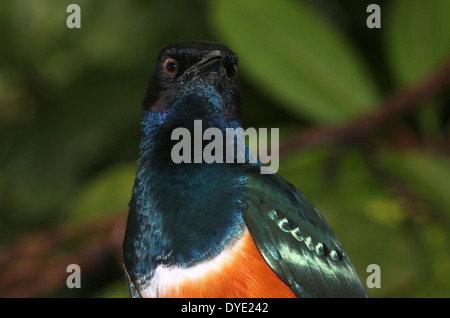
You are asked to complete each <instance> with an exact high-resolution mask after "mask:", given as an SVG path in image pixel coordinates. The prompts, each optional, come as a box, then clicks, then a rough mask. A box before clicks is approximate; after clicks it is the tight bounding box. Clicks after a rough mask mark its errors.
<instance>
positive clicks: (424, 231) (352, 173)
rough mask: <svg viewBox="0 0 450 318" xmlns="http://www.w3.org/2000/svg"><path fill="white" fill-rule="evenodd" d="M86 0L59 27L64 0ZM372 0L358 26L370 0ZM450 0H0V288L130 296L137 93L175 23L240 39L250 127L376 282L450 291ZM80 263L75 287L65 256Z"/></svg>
mask: <svg viewBox="0 0 450 318" xmlns="http://www.w3.org/2000/svg"><path fill="white" fill-rule="evenodd" d="M70 3H76V4H78V5H79V6H80V7H81V26H82V28H81V29H69V28H67V26H66V19H67V17H68V16H69V13H67V12H66V8H67V6H68V4H70ZM370 3H377V4H379V5H380V8H381V28H380V29H369V28H368V27H367V25H366V19H367V17H368V16H369V14H370V13H367V12H366V8H367V6H368V5H369V4H370ZM449 12H450V1H448V0H412V1H411V0H409V1H407V0H392V1H361V0H352V1H338V0H311V1H292V0H291V1H288V0H283V1H280V0H277V1H269V0H264V1H255V0H252V1H237V0H228V1H225V0H218V1H211V0H210V1H184V0H178V1H162V0H158V1H144V0H141V1H137V0H135V1H121V0H108V1H106V0H97V1H87V0H84V1H82V0H79V1H51V0H33V1H29V0H14V1H13V0H10V1H7V0H6V1H1V2H0V37H1V42H0V43H1V44H0V46H1V49H0V296H1V297H49V296H52V297H80V296H81V297H125V296H127V293H126V287H125V282H124V277H123V273H122V267H121V251H120V248H121V243H122V239H123V231H124V226H125V217H126V214H127V204H128V201H129V199H130V195H131V187H132V183H133V179H134V174H135V172H136V169H137V164H136V160H137V159H138V156H139V139H140V131H139V130H140V100H141V98H142V97H143V95H144V92H145V89H146V85H147V82H148V79H149V77H150V74H151V72H152V70H153V67H154V63H155V62H154V61H155V57H156V55H157V53H158V52H159V50H160V49H161V48H162V47H164V46H165V45H167V44H169V43H171V42H174V41H178V40H187V39H191V40H194V39H195V40H210V41H216V42H222V43H225V44H227V45H228V46H229V47H230V48H232V49H233V50H234V51H235V52H236V53H237V54H238V55H239V56H240V68H239V78H240V81H241V85H242V89H243V105H244V124H245V127H250V126H251V127H266V128H279V129H280V136H281V140H280V141H281V148H280V155H281V162H280V170H279V173H280V174H281V175H282V176H284V177H285V178H286V179H288V180H289V181H290V182H292V183H294V184H295V185H296V186H297V187H298V188H299V189H300V190H301V191H302V192H304V193H305V194H306V195H307V196H308V197H309V198H310V199H311V201H312V202H313V203H314V204H315V205H316V207H317V208H318V210H319V211H320V212H321V213H322V214H323V215H324V217H325V218H326V219H327V221H328V222H329V223H330V225H331V227H332V228H333V229H334V230H335V232H336V233H337V235H338V237H339V238H340V240H341V242H342V243H343V245H344V247H345V249H346V251H347V253H348V254H349V256H350V258H351V260H352V262H353V263H354V265H355V267H356V269H357V271H358V273H359V275H360V277H361V279H362V281H363V282H364V283H365V282H366V279H367V277H368V276H369V274H370V273H367V272H366V268H367V266H368V265H369V264H378V265H379V266H380V269H381V288H379V289H369V293H370V295H371V296H373V297H449V296H450V275H449V274H448V273H449V270H450V254H449V250H450V234H449V224H450V192H449V189H450V163H449V136H450V135H449V132H450V130H449V118H450V116H449V114H450V112H449V100H450V98H449V95H450V94H449V89H448V87H449V82H450V64H449V61H450V54H449V52H450V19H449V18H448V13H449ZM69 264H78V265H80V267H81V288H80V289H68V288H67V287H66V278H67V277H68V275H69V273H66V268H67V266H68V265H69Z"/></svg>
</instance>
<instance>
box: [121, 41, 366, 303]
mask: <svg viewBox="0 0 450 318" xmlns="http://www.w3.org/2000/svg"><path fill="white" fill-rule="evenodd" d="M268 63H270V61H268ZM261 67H264V65H261ZM237 68H238V57H237V55H236V54H235V53H233V51H231V50H230V49H229V48H228V47H227V46H225V45H223V44H218V43H212V42H201V41H183V42H177V43H174V44H171V45H169V46H167V47H166V48H164V49H163V50H162V51H161V52H160V53H159V55H158V58H157V64H156V69H155V70H154V72H153V74H152V76H151V78H150V83H149V86H148V89H147V92H146V94H145V97H144V99H143V101H142V104H143V114H142V139H141V144H140V150H141V153H140V159H139V165H140V166H139V169H138V172H137V175H136V180H135V183H134V187H133V193H132V198H131V201H130V211H129V215H128V221H127V227H126V233H125V239H124V242H123V258H124V268H125V273H126V278H127V285H128V290H129V293H130V296H132V297H246V298H247V297H367V296H368V295H367V292H366V290H365V289H364V287H363V285H362V283H361V281H360V279H359V277H358V275H357V273H356V271H355V268H354V267H353V265H352V263H351V262H350V260H349V257H348V256H347V254H346V253H345V251H344V249H343V247H342V245H341V243H340V242H339V240H338V238H337V237H336V235H335V234H334V232H333V231H332V230H331V228H330V226H329V225H328V224H327V222H326V221H325V220H324V218H323V217H322V216H321V215H320V214H319V212H318V211H317V210H316V209H315V208H314V206H313V205H312V204H311V202H310V201H309V200H308V199H307V198H306V197H305V196H304V195H303V194H302V193H301V192H300V191H299V190H297V189H296V188H295V187H294V186H293V185H292V184H290V183H289V182H287V181H286V180H284V179H283V178H282V177H280V176H279V175H277V174H263V173H261V166H262V164H261V162H260V161H256V162H250V160H245V162H244V163H239V162H232V163H227V162H225V161H223V162H210V163H206V162H195V161H191V162H175V161H174V157H173V148H174V146H175V145H176V143H177V142H178V141H177V140H176V139H174V138H173V131H174V130H175V129H177V128H180V127H182V128H184V129H186V130H187V131H189V132H190V133H192V134H194V129H195V127H194V122H195V121H199V120H201V123H202V131H203V132H204V131H206V130H207V129H208V128H217V129H220V131H222V132H223V133H224V135H225V133H226V130H227V128H234V129H236V128H239V127H241V115H242V110H241V102H240V88H239V83H238V79H237ZM211 139H212V138H211ZM231 149H233V146H232V147H231ZM235 149H236V147H234V149H233V150H235ZM184 150H185V151H186V152H191V155H193V153H192V152H195V151H196V146H192V149H191V148H190V149H184ZM188 150H189V151H188ZM191 150H192V151H191ZM227 150H230V147H228V146H224V151H227ZM245 154H246V155H245V156H246V159H249V158H250V156H252V155H251V153H250V152H249V150H248V148H245ZM223 155H224V156H225V154H223Z"/></svg>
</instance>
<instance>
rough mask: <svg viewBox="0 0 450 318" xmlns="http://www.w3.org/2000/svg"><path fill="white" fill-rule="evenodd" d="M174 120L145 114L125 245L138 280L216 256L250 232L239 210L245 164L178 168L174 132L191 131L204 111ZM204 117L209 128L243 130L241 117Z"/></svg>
mask: <svg viewBox="0 0 450 318" xmlns="http://www.w3.org/2000/svg"><path fill="white" fill-rule="evenodd" d="M197 102H198V101H197ZM189 111H191V112H192V109H191V108H189ZM171 116H173V114H172V113H171V112H170V111H167V112H157V111H145V112H144V115H143V120H142V141H141V158H140V159H139V164H140V168H139V170H138V173H137V176H136V180H135V185H134V188H133V196H132V199H131V202H130V213H129V217H128V223H127V233H126V237H125V241H124V244H127V245H128V248H127V249H126V250H127V251H131V252H130V253H128V254H129V255H124V261H125V262H127V263H128V264H129V265H131V266H130V267H131V268H134V272H135V275H137V276H139V275H148V274H149V273H151V272H152V271H153V270H154V268H155V267H156V266H157V265H158V264H164V265H166V266H170V265H174V264H176V265H177V266H181V267H188V266H191V265H194V264H196V263H198V262H201V261H203V260H206V259H209V258H213V257H214V256H216V255H218V254H219V253H220V252H221V251H222V250H223V249H224V248H225V247H226V245H227V244H230V243H233V242H234V241H236V240H237V239H238V238H239V237H240V235H241V233H242V231H243V229H244V221H243V218H242V213H241V211H240V207H239V206H240V203H241V201H242V199H243V185H244V182H245V177H244V176H245V173H244V169H245V167H244V165H243V164H226V163H212V164H206V163H198V164H197V163H191V164H185V163H180V164H175V163H174V162H173V161H172V158H171V150H172V147H173V145H174V143H176V141H173V140H171V131H172V130H173V129H175V128H176V127H180V126H184V127H186V128H188V129H190V130H191V129H192V128H193V127H192V123H193V119H194V118H195V116H198V112H193V113H192V116H191V115H189V114H187V116H186V117H185V118H183V119H178V118H175V117H173V118H172V117H171ZM211 118H212V119H211ZM203 119H205V120H204V121H203V123H204V127H203V129H206V128H207V127H208V126H214V127H218V128H223V129H225V128H237V127H240V122H239V120H237V119H235V120H225V119H220V120H217V118H216V119H214V116H205V117H204V118H203ZM208 120H213V121H214V122H208Z"/></svg>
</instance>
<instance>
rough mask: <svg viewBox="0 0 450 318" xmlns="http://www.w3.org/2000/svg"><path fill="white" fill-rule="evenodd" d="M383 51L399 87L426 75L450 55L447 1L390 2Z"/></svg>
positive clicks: (407, 0)
mask: <svg viewBox="0 0 450 318" xmlns="http://www.w3.org/2000/svg"><path fill="white" fill-rule="evenodd" d="M390 5H391V8H390V10H387V11H386V12H387V14H386V23H385V24H384V25H383V28H382V30H383V31H384V32H386V34H385V48H386V51H387V56H388V58H389V62H390V66H391V69H392V71H393V72H394V75H395V77H396V79H397V81H398V82H399V83H400V84H410V83H412V82H414V81H417V80H419V79H420V78H422V77H424V76H427V75H428V74H429V73H430V72H431V71H433V70H434V69H436V68H437V67H439V65H441V64H442V62H444V60H445V58H446V57H449V56H450V19H449V17H448V15H449V12H450V1H448V0H432V1H409V0H396V1H393V2H392V3H390Z"/></svg>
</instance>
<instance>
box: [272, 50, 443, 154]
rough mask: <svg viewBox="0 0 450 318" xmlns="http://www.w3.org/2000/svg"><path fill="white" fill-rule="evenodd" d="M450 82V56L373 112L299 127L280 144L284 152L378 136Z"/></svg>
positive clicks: (354, 141)
mask: <svg viewBox="0 0 450 318" xmlns="http://www.w3.org/2000/svg"><path fill="white" fill-rule="evenodd" d="M449 83H450V59H449V60H447V61H446V63H444V64H443V67H442V68H440V69H439V70H437V71H436V72H435V73H433V74H432V75H431V76H429V77H428V78H426V79H425V80H423V81H421V82H419V83H417V84H416V85H414V86H412V87H409V88H406V89H404V90H401V91H399V92H398V93H395V94H393V95H392V96H391V97H389V98H387V99H386V100H384V101H383V102H381V103H380V104H379V105H378V106H377V107H376V108H375V110H374V111H373V112H372V113H369V114H367V115H363V116H361V117H358V118H356V119H354V120H352V121H350V122H349V123H348V124H346V125H343V126H340V127H321V126H319V127H314V128H311V129H308V130H306V131H305V130H303V131H298V132H296V133H293V135H292V136H291V137H288V139H287V141H286V142H285V143H283V144H282V145H281V146H280V154H283V155H284V154H286V153H289V152H290V151H293V150H296V149H300V148H305V147H311V146H315V145H320V144H323V143H327V142H331V143H339V144H352V143H357V142H360V141H361V140H365V139H367V138H370V137H372V136H374V135H375V134H376V133H377V132H379V131H380V130H381V129H382V128H384V127H386V125H388V124H389V123H392V122H393V121H395V120H398V119H399V118H400V117H401V116H404V115H406V114H408V113H409V112H411V111H412V110H414V109H415V108H416V107H417V106H418V105H420V103H421V102H423V101H426V100H427V99H429V98H430V97H432V96H434V95H436V94H437V93H439V92H441V91H442V90H443V89H444V88H446V87H447V86H448V85H449Z"/></svg>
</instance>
